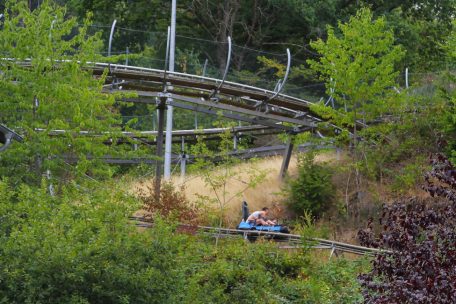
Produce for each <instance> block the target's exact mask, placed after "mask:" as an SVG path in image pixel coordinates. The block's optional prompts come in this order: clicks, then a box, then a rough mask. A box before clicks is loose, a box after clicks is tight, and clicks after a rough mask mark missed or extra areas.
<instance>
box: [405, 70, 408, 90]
mask: <svg viewBox="0 0 456 304" xmlns="http://www.w3.org/2000/svg"><path fill="white" fill-rule="evenodd" d="M408 80H409V79H408V68H405V87H406V88H407V89H408V87H409V81H408Z"/></svg>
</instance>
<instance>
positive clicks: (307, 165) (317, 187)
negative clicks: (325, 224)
mask: <svg viewBox="0 0 456 304" xmlns="http://www.w3.org/2000/svg"><path fill="white" fill-rule="evenodd" d="M331 177H332V173H331V169H330V168H329V167H327V166H326V165H324V164H317V163H315V154H314V153H313V152H309V153H306V154H303V155H300V156H299V157H298V176H297V177H296V178H293V179H290V180H289V181H288V183H287V188H286V192H287V193H288V196H289V198H288V201H287V202H288V206H289V207H290V209H291V210H293V212H294V213H295V215H296V216H298V217H299V216H304V214H305V213H306V212H310V213H311V214H312V216H314V217H317V218H318V217H321V216H322V215H323V213H324V212H325V211H327V210H328V209H329V208H330V207H331V204H332V203H333V201H334V192H335V189H334V186H333V184H332V181H331Z"/></svg>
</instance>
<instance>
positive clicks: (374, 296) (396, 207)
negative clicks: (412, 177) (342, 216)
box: [358, 154, 456, 304]
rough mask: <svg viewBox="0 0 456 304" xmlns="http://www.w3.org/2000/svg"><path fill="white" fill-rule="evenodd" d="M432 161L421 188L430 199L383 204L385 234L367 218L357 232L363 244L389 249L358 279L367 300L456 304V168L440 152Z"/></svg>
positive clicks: (383, 229) (382, 221)
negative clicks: (388, 251)
mask: <svg viewBox="0 0 456 304" xmlns="http://www.w3.org/2000/svg"><path fill="white" fill-rule="evenodd" d="M431 164H432V166H433V169H432V170H431V171H430V172H428V173H426V175H425V181H426V183H425V185H424V187H423V188H424V189H425V190H426V191H428V192H429V193H430V195H431V196H432V197H433V199H432V200H431V201H432V202H430V203H429V202H427V203H425V202H423V201H418V200H417V199H411V200H408V201H401V202H396V203H394V204H392V205H385V206H384V207H383V213H382V215H381V218H380V225H381V227H382V231H381V233H380V234H379V235H378V236H377V235H375V233H374V232H373V225H372V224H373V221H372V220H369V223H368V228H367V229H365V230H361V231H360V232H359V234H358V236H359V240H360V242H361V244H362V245H365V246H372V247H378V248H384V249H387V250H390V251H391V253H384V254H379V255H377V256H376V257H375V259H374V261H373V263H372V270H371V272H369V273H368V274H364V275H361V276H360V277H359V280H360V283H361V285H362V287H363V296H364V300H365V303H414V304H415V303H416V304H420V303H437V304H438V303H456V182H455V181H456V179H455V178H456V171H455V168H454V166H453V165H452V164H451V163H450V162H449V161H448V159H447V158H445V157H444V156H443V155H440V154H438V155H435V156H433V157H431Z"/></svg>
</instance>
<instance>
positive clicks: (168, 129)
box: [164, 0, 176, 179]
mask: <svg viewBox="0 0 456 304" xmlns="http://www.w3.org/2000/svg"><path fill="white" fill-rule="evenodd" d="M170 34H171V35H170V43H169V71H170V72H174V54H175V50H176V0H172V3H171V33H170ZM170 101H172V99H171V100H170ZM172 130H173V107H172V106H168V111H167V113H166V142H165V172H164V177H165V179H170V178H171V152H172V151H171V149H172V141H173V139H172V133H171V132H172Z"/></svg>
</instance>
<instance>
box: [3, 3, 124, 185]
mask: <svg viewBox="0 0 456 304" xmlns="http://www.w3.org/2000/svg"><path fill="white" fill-rule="evenodd" d="M3 13H4V19H3V20H2V21H0V22H1V25H2V30H0V50H1V54H2V55H1V57H2V58H3V59H1V60H0V70H1V71H2V73H1V74H0V100H1V102H0V113H1V114H0V117H1V121H2V122H3V123H5V124H7V125H8V126H10V127H12V128H13V129H15V130H17V131H18V132H19V133H21V134H23V135H24V136H25V142H24V143H23V144H21V145H14V146H12V148H11V149H9V150H7V151H6V152H5V153H4V154H2V158H1V160H0V162H1V170H0V175H3V176H15V177H26V178H27V180H28V181H35V182H37V181H39V180H40V179H41V177H40V175H41V173H42V172H43V171H44V170H45V169H52V170H53V173H63V171H64V170H62V169H63V168H65V166H66V165H65V164H64V161H63V160H62V158H63V157H65V158H69V159H71V160H72V161H74V162H77V169H78V171H79V172H81V173H90V174H95V175H97V174H102V175H110V173H111V171H112V170H111V169H110V168H108V167H105V166H102V165H101V162H100V161H97V158H99V157H101V156H103V155H105V154H108V153H109V154H113V153H115V149H114V148H110V147H108V146H106V145H104V144H103V142H104V141H106V140H108V139H109V138H113V139H114V140H115V138H116V133H115V131H116V130H118V128H116V127H115V126H116V124H117V123H118V119H117V118H116V116H117V114H116V112H117V111H116V109H115V108H114V106H113V104H114V100H115V99H114V96H113V95H109V94H104V93H103V92H102V86H103V84H104V82H105V78H106V75H102V76H101V77H99V78H94V77H93V75H92V72H91V71H90V70H88V69H86V67H87V66H90V65H91V64H90V62H94V61H95V60H96V59H97V58H98V55H97V53H98V51H99V49H100V47H101V45H102V44H101V42H100V39H99V35H98V34H96V35H89V34H88V28H89V26H90V20H89V19H86V20H85V22H84V24H82V25H80V26H78V24H77V21H76V19H74V18H66V16H65V10H64V9H63V8H61V7H59V6H57V5H55V4H54V3H53V2H52V1H44V2H43V3H42V4H41V5H40V6H39V8H37V9H35V10H33V11H31V10H30V9H29V8H28V7H27V3H26V1H13V0H10V1H7V2H6V9H5V10H4V12H3ZM54 129H63V130H66V131H67V132H66V133H65V134H64V135H63V136H60V137H55V136H54V137H53V136H50V133H51V130H54ZM40 130H41V131H40ZM81 130H85V131H89V132H93V133H98V134H102V132H108V131H109V132H111V134H109V135H105V136H98V137H95V136H92V137H81V136H79V134H78V133H79V131H81ZM87 156H90V157H91V158H93V159H92V160H89V159H88V158H87ZM95 164H96V165H95ZM60 176H64V175H63V174H60Z"/></svg>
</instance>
